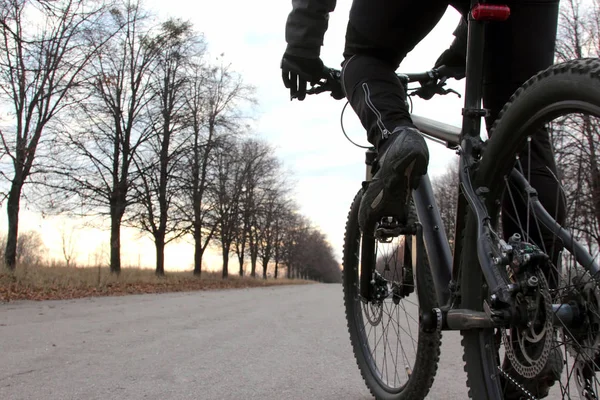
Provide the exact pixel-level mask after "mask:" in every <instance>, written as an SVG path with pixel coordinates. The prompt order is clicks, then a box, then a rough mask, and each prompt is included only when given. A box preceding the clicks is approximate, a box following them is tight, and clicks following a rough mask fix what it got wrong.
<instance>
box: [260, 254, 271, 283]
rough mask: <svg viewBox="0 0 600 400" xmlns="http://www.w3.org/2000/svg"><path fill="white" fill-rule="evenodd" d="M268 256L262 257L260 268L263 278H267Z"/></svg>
mask: <svg viewBox="0 0 600 400" xmlns="http://www.w3.org/2000/svg"><path fill="white" fill-rule="evenodd" d="M270 260H271V258H270V257H263V259H262V268H263V279H267V268H268V267H269V261H270Z"/></svg>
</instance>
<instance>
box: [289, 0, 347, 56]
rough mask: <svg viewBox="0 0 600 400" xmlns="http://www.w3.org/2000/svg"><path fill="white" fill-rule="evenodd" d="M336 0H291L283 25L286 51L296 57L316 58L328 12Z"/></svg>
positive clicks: (319, 49) (325, 26)
mask: <svg viewBox="0 0 600 400" xmlns="http://www.w3.org/2000/svg"><path fill="white" fill-rule="evenodd" d="M335 2H336V0H292V11H291V12H290V14H289V16H288V19H287V23H286V25H285V41H286V42H287V49H286V52H287V53H289V54H292V55H295V56H298V57H306V58H317V57H319V55H320V52H321V46H322V45H323V37H324V36H325V31H327V24H328V22H329V13H330V12H332V11H333V10H334V9H335Z"/></svg>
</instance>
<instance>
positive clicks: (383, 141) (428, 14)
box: [342, 0, 447, 229]
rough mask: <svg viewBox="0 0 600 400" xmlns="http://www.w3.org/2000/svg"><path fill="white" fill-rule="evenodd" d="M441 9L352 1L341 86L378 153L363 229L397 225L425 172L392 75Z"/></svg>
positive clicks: (431, 3)
mask: <svg viewBox="0 0 600 400" xmlns="http://www.w3.org/2000/svg"><path fill="white" fill-rule="evenodd" d="M446 8H447V3H444V2H442V1H438V0H424V1H420V2H415V1H410V0H396V1H388V0H354V2H353V4H352V10H351V12H350V20H349V23H348V30H347V32H346V47H345V51H344V57H345V61H344V64H343V70H342V83H343V86H344V90H345V92H346V96H347V97H348V100H349V102H350V104H351V106H352V108H353V109H354V111H355V112H356V113H357V115H358V117H359V118H360V120H361V122H362V124H363V126H364V127H365V129H366V130H367V137H368V140H369V142H371V143H372V144H373V145H374V146H375V147H376V148H377V150H378V153H379V161H378V164H379V169H378V171H377V173H376V174H375V176H374V178H373V181H372V182H371V183H370V184H369V187H368V188H367V191H366V192H365V195H364V196H363V200H362V202H361V208H360V211H359V223H360V226H361V227H362V228H363V229H365V227H370V226H372V225H373V224H372V223H373V222H374V221H375V220H376V219H377V218H378V217H380V216H382V215H386V216H387V215H389V216H396V217H398V219H399V220H400V221H403V220H404V218H405V217H406V215H405V212H406V209H407V207H406V204H407V202H408V200H409V199H410V190H409V187H414V186H415V185H416V184H417V182H418V178H419V177H420V176H421V175H423V174H424V173H425V172H426V171H427V163H428V159H429V153H428V151H427V146H426V144H425V141H424V139H423V138H422V137H421V136H420V135H419V133H418V131H416V129H414V125H413V124H412V121H411V118H410V115H409V113H408V105H407V104H406V93H405V90H404V88H403V87H402V85H401V83H400V81H399V80H398V78H397V76H396V74H395V70H396V69H397V68H398V65H399V64H400V62H401V61H402V59H403V58H404V57H405V56H406V54H407V53H408V52H409V51H410V50H412V49H413V48H414V47H415V46H416V44H417V43H419V42H420V41H421V40H422V39H423V38H424V37H425V35H427V33H429V31H430V30H431V29H432V28H433V27H434V26H435V24H437V22H438V21H439V19H440V18H441V17H442V16H443V14H444V12H445V10H446Z"/></svg>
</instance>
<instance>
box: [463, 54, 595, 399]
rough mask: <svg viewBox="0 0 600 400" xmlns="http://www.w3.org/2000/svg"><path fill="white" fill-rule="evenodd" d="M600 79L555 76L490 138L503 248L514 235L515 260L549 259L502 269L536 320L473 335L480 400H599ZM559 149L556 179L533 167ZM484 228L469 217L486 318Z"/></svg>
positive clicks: (590, 65)
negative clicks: (481, 258) (479, 232)
mask: <svg viewBox="0 0 600 400" xmlns="http://www.w3.org/2000/svg"><path fill="white" fill-rule="evenodd" d="M599 75H600V61H599V60H597V59H588V60H576V61H571V62H566V63H562V64H557V65H555V66H552V67H550V68H548V69H547V70H545V71H543V72H541V73H539V74H538V75H537V76H535V77H533V78H531V79H530V80H529V81H527V82H526V83H525V84H524V85H523V87H521V88H520V89H519V90H518V91H517V92H516V93H515V94H514V95H513V96H512V97H511V99H510V101H509V103H507V105H506V106H505V107H504V109H503V110H502V112H501V114H500V116H499V118H498V120H497V121H496V122H495V124H494V126H493V127H492V129H491V131H490V137H491V138H490V140H489V141H488V143H487V146H486V150H485V152H484V154H483V156H482V160H481V163H480V165H479V168H478V170H477V172H476V174H475V177H474V182H475V185H474V187H476V188H477V187H487V188H488V189H489V192H488V194H487V195H486V198H485V202H486V206H487V209H488V213H489V215H490V218H491V226H492V229H493V232H492V234H494V233H495V234H497V239H498V241H499V240H500V239H502V240H505V241H507V242H509V238H510V240H511V241H510V242H509V244H512V250H510V251H513V252H514V253H513V254H518V255H527V257H529V256H531V255H535V256H536V257H537V255H539V254H542V253H543V254H544V255H545V256H543V257H542V258H539V257H538V259H544V260H545V261H544V262H540V263H539V264H537V265H531V263H529V264H527V263H528V261H525V262H523V263H521V264H519V263H517V264H518V265H519V267H518V268H515V267H514V265H516V264H514V265H513V264H511V265H508V263H506V264H507V265H505V266H500V265H499V266H498V268H505V269H506V273H507V276H509V279H512V282H513V283H514V284H515V287H518V289H517V293H518V294H516V295H515V296H517V297H518V296H520V297H518V298H515V301H516V302H518V303H519V304H520V305H522V306H523V308H522V310H523V314H522V315H521V316H520V317H519V318H526V319H528V320H527V321H526V322H521V321H520V322H512V321H511V323H510V326H508V327H506V328H502V329H495V330H494V329H484V330H471V331H464V332H463V346H464V350H465V358H464V359H465V370H466V372H467V385H468V386H469V388H470V391H469V396H470V397H471V398H473V399H484V398H485V399H521V398H525V399H538V398H551V399H571V398H573V399H579V398H581V399H598V396H599V395H600V389H599V388H600V384H599V382H598V378H597V377H596V371H600V366H599V365H598V364H599V361H598V360H599V355H600V308H599V307H600V289H599V288H598V279H599V278H600V277H599V276H598V274H597V272H598V269H597V268H598V266H597V262H596V259H597V255H598V249H599V243H600V241H599V239H600V229H599V228H600V169H599V168H598V167H599V165H598V164H597V161H596V160H598V158H597V157H598V156H600V78H599ZM551 148H552V149H553V154H554V155H555V158H556V159H557V168H556V170H554V168H552V167H551V166H550V167H546V168H535V167H534V166H532V165H535V164H536V163H537V164H538V165H539V164H540V163H539V160H540V159H543V158H544V157H546V155H548V154H551V153H552V152H551V151H549V149H551ZM545 161H546V165H552V164H554V163H553V162H552V160H545ZM534 188H535V189H537V192H536V191H534V190H533V189H534ZM538 200H540V201H541V204H543V208H545V210H542V207H541V206H540V202H538ZM477 223H478V222H477V221H475V218H474V215H473V213H472V212H471V213H470V214H469V215H468V217H467V224H466V229H465V231H464V236H463V240H464V242H463V243H464V247H463V252H462V262H461V265H462V269H463V271H462V274H461V296H462V306H461V307H464V308H469V309H475V310H482V309H483V303H484V301H486V300H489V291H488V289H487V286H486V282H485V280H484V278H483V275H482V273H481V270H480V269H479V263H478V259H477V247H476V246H477V237H476V225H477ZM561 228H562V230H561ZM565 232H566V233H565ZM513 259H514V258H513ZM519 262H520V261H519ZM521 266H524V267H523V268H521ZM526 268H527V270H525V269H526ZM525 277H527V278H528V279H531V281H523V278H525ZM532 277H533V278H532ZM525 286H529V287H528V288H525ZM524 288H525V289H524ZM565 310H567V311H568V313H567V314H568V317H569V319H568V320H567V319H566V318H565V315H567V314H561V313H562V312H563V311H565ZM523 316H525V317H523Z"/></svg>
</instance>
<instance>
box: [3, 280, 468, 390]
mask: <svg viewBox="0 0 600 400" xmlns="http://www.w3.org/2000/svg"><path fill="white" fill-rule="evenodd" d="M461 360H462V348H461V347H460V342H459V335H458V334H457V333H455V332H448V333H445V334H444V342H443V350H442V361H441V366H440V371H439V372H438V376H437V378H436V382H435V384H434V387H433V389H432V392H431V394H430V396H429V398H430V399H465V398H466V388H465V375H464V373H463V369H462V362H461ZM370 398H371V397H370V396H369V392H368V391H367V389H366V387H365V386H364V383H363V381H362V379H361V377H360V374H359V372H358V369H357V367H356V363H355V361H354V358H353V355H352V351H351V348H350V343H349V339H348V334H347V331H346V326H345V318H344V314H343V304H342V290H341V286H339V285H308V286H289V287H275V288H259V289H246V290H227V291H219V292H194V293H176V294H162V295H140V296H128V297H112V298H93V299H81V300H71V301H48V302H42V303H37V302H18V303H9V304H0V399H2V400H8V399H11V400H12V399H61V400H62V399H85V400H91V399H103V400H107V399H161V400H162V399H207V400H208V399H211V400H212V399H215V400H222V399H261V400H263V399H264V400H270V399H277V400H282V399H294V400H295V399H298V400H306V399H345V400H365V399H370Z"/></svg>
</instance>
